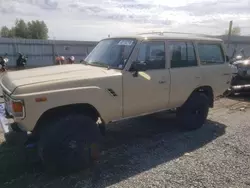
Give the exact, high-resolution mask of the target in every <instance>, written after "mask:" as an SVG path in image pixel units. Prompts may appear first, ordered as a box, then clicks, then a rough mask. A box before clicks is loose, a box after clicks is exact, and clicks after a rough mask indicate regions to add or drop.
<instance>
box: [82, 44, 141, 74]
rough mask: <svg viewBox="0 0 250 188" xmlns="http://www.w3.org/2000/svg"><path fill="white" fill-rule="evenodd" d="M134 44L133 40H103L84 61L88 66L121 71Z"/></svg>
mask: <svg viewBox="0 0 250 188" xmlns="http://www.w3.org/2000/svg"><path fill="white" fill-rule="evenodd" d="M135 44H136V40H135V39H105V40H102V41H100V42H99V43H98V44H97V46H96V47H95V48H94V49H93V50H92V52H91V53H90V54H89V55H88V56H87V57H86V58H85V60H84V61H85V63H87V64H89V65H95V66H103V67H110V68H116V69H123V68H124V66H125V65H126V63H127V60H128V58H129V56H130V54H131V52H132V50H133V48H134V46H135Z"/></svg>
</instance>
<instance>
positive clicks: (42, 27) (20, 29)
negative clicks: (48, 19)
mask: <svg viewBox="0 0 250 188" xmlns="http://www.w3.org/2000/svg"><path fill="white" fill-rule="evenodd" d="M48 32H49V29H48V27H47V25H46V24H45V22H44V21H39V20H35V21H30V22H28V23H25V21H24V20H22V19H17V20H16V22H15V26H14V27H12V28H11V29H9V28H8V27H6V26H4V27H2V29H1V33H0V34H1V36H2V37H7V38H26V39H48Z"/></svg>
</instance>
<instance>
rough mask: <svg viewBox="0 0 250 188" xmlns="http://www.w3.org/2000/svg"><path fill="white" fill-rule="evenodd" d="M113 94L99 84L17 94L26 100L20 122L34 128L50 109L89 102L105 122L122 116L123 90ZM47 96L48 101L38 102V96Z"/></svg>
mask: <svg viewBox="0 0 250 188" xmlns="http://www.w3.org/2000/svg"><path fill="white" fill-rule="evenodd" d="M115 92H116V96H115V95H112V94H111V93H110V92H108V90H107V89H106V88H105V89H104V88H100V87H98V86H88V87H77V88H70V89H59V90H53V91H51V90H50V91H44V92H39V93H29V94H25V95H16V96H14V97H15V98H22V99H24V102H25V110H26V117H25V119H23V120H22V122H20V123H21V124H22V125H23V126H27V127H25V128H26V129H27V130H32V129H33V127H34V126H35V124H36V122H37V120H38V119H39V117H40V116H41V115H42V114H43V113H44V112H46V111H47V110H49V109H52V108H56V107H60V106H65V105H70V104H80V103H87V104H91V105H92V106H94V107H95V108H96V110H97V111H98V112H99V114H100V115H101V117H102V119H103V120H104V121H105V122H109V121H111V120H113V119H119V118H121V117H122V108H121V107H122V92H121V91H120V90H119V91H115ZM42 97H43V98H44V97H45V98H46V99H47V100H46V101H43V102H36V99H37V98H42Z"/></svg>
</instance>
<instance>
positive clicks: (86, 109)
mask: <svg viewBox="0 0 250 188" xmlns="http://www.w3.org/2000/svg"><path fill="white" fill-rule="evenodd" d="M70 113H71V114H72V113H75V114H83V115H86V116H89V117H90V118H91V119H92V120H93V121H95V122H96V121H97V120H98V118H101V116H100V113H99V112H98V110H97V109H96V108H95V107H94V106H93V105H91V104H88V103H80V104H69V105H63V106H59V107H54V108H51V109H49V110H47V111H45V112H44V113H43V114H42V115H41V116H40V117H39V119H38V120H37V122H36V125H35V128H34V129H33V131H32V132H33V133H34V134H36V133H38V132H40V130H41V129H42V128H43V127H44V124H45V123H46V121H53V120H56V119H57V118H58V117H59V116H66V115H67V114H70ZM102 121H103V120H102ZM45 127H46V126H45Z"/></svg>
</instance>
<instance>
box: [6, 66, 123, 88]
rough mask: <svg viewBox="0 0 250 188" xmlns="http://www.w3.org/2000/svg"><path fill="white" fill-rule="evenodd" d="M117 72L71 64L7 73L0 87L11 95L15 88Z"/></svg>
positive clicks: (98, 76)
mask: <svg viewBox="0 0 250 188" xmlns="http://www.w3.org/2000/svg"><path fill="white" fill-rule="evenodd" d="M118 72H119V70H114V69H110V70H108V69H106V68H103V67H94V66H90V65H82V64H73V65H72V64H71V65H58V66H49V67H43V68H33V69H28V70H21V71H13V72H8V73H7V74H6V75H5V76H3V78H2V81H1V86H2V87H3V88H4V89H6V90H7V92H9V93H12V92H13V91H14V90H15V89H16V88H17V87H20V86H24V85H32V84H41V83H44V82H51V81H69V80H74V79H78V80H79V79H91V78H100V77H106V76H111V75H115V74H116V73H118Z"/></svg>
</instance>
